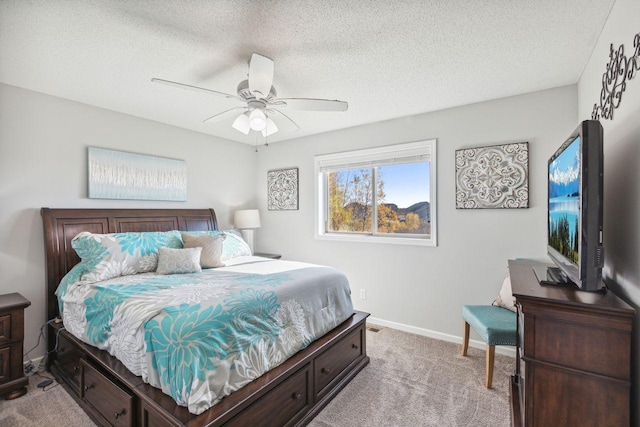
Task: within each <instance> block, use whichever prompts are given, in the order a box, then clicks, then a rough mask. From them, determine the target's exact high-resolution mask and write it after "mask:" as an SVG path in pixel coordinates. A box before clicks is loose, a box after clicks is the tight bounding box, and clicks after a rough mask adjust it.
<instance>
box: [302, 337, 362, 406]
mask: <svg viewBox="0 0 640 427" xmlns="http://www.w3.org/2000/svg"><path fill="white" fill-rule="evenodd" d="M363 335H364V329H363V328H362V327H360V328H358V329H356V330H355V331H353V332H351V333H350V334H349V335H347V336H346V337H344V338H343V339H342V340H340V342H339V343H337V344H336V345H335V347H334V350H333V351H331V352H330V353H324V354H322V355H320V356H319V357H318V358H317V359H316V361H315V368H314V378H315V392H316V394H320V393H322V390H323V389H324V388H325V387H326V386H328V385H329V384H330V383H331V381H333V380H334V379H335V378H336V377H338V376H339V375H340V373H341V372H342V371H343V370H344V369H345V368H346V367H347V366H349V365H350V364H351V362H353V361H354V360H356V359H357V358H358V357H360V356H362V347H363V346H362V343H363V339H364V336H363Z"/></svg>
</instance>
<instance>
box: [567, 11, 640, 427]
mask: <svg viewBox="0 0 640 427" xmlns="http://www.w3.org/2000/svg"><path fill="white" fill-rule="evenodd" d="M638 22H640V1H638V0H617V1H616V3H615V5H614V7H613V9H612V10H611V14H610V15H609V19H608V20H607V23H606V25H605V27H604V29H603V31H602V33H601V35H600V38H599V40H598V44H597V45H596V48H595V49H594V51H593V54H592V55H591V60H590V61H589V63H588V64H587V67H586V68H585V70H584V73H583V75H582V78H581V79H580V82H579V85H578V99H579V109H578V111H579V118H580V120H586V119H589V118H591V111H592V110H593V105H594V104H595V103H597V102H598V100H599V97H600V90H601V89H602V75H603V73H604V72H605V69H606V65H607V64H608V63H609V46H610V45H611V44H613V47H614V49H617V48H618V46H620V45H621V44H623V45H624V47H625V53H626V55H627V56H628V57H629V56H632V55H633V38H634V36H635V35H636V34H638V33H639V32H640V25H638ZM600 122H601V123H602V126H603V128H604V202H605V205H604V247H605V272H604V274H605V276H606V278H607V280H608V284H609V286H610V287H611V289H613V291H614V292H615V293H616V294H618V295H620V296H622V297H623V298H624V299H625V300H626V301H627V302H629V303H631V305H633V306H634V308H635V309H636V312H637V311H638V309H639V307H640V223H639V222H640V166H639V162H640V76H638V73H636V77H635V79H633V80H630V81H628V82H627V89H626V91H625V92H624V93H623V95H622V100H621V103H620V107H619V108H618V109H616V110H615V111H614V117H613V120H604V119H602V120H601V121H600ZM638 319H639V316H638V315H636V320H635V323H634V333H633V345H632V355H633V357H632V359H631V360H632V362H633V366H632V371H633V381H632V393H631V399H632V403H631V408H632V414H631V416H632V425H635V426H637V425H640V413H639V411H640V363H639V362H640V361H639V358H638V351H640V321H639V320H638Z"/></svg>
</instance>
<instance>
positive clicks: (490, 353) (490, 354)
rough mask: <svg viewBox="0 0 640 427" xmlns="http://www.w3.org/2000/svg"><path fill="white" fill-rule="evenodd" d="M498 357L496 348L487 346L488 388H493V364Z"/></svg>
mask: <svg viewBox="0 0 640 427" xmlns="http://www.w3.org/2000/svg"><path fill="white" fill-rule="evenodd" d="M495 356H496V346H495V345H489V344H487V380H486V386H487V388H491V382H492V381H493V362H494V359H495Z"/></svg>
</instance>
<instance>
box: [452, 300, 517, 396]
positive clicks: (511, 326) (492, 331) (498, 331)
mask: <svg viewBox="0 0 640 427" xmlns="http://www.w3.org/2000/svg"><path fill="white" fill-rule="evenodd" d="M462 318H463V319H464V337H463V339H462V355H463V356H466V355H467V349H468V348H469V326H473V330H474V331H476V332H477V333H478V335H480V338H482V340H483V341H484V342H486V343H487V376H486V381H485V384H486V386H487V388H491V382H492V381H493V362H494V359H495V352H496V347H495V346H496V345H516V313H514V312H513V311H511V310H507V309H506V308H502V307H497V306H493V305H465V306H462Z"/></svg>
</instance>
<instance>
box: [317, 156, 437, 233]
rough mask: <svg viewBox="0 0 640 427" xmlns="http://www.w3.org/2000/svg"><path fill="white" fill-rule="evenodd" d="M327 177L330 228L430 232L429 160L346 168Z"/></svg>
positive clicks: (334, 230) (328, 227)
mask: <svg viewBox="0 0 640 427" xmlns="http://www.w3.org/2000/svg"><path fill="white" fill-rule="evenodd" d="M327 179H328V183H327V184H328V210H329V212H328V224H327V231H330V232H347V233H368V234H371V233H387V234H392V233H393V234H396V233H405V234H419V235H425V236H428V235H430V222H431V209H430V204H429V162H416V163H407V164H392V165H386V166H377V167H373V168H366V169H343V170H339V171H334V172H330V173H328V174H327ZM373 206H376V213H375V214H374V209H373ZM374 215H376V223H375V229H374V223H373V216H374Z"/></svg>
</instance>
